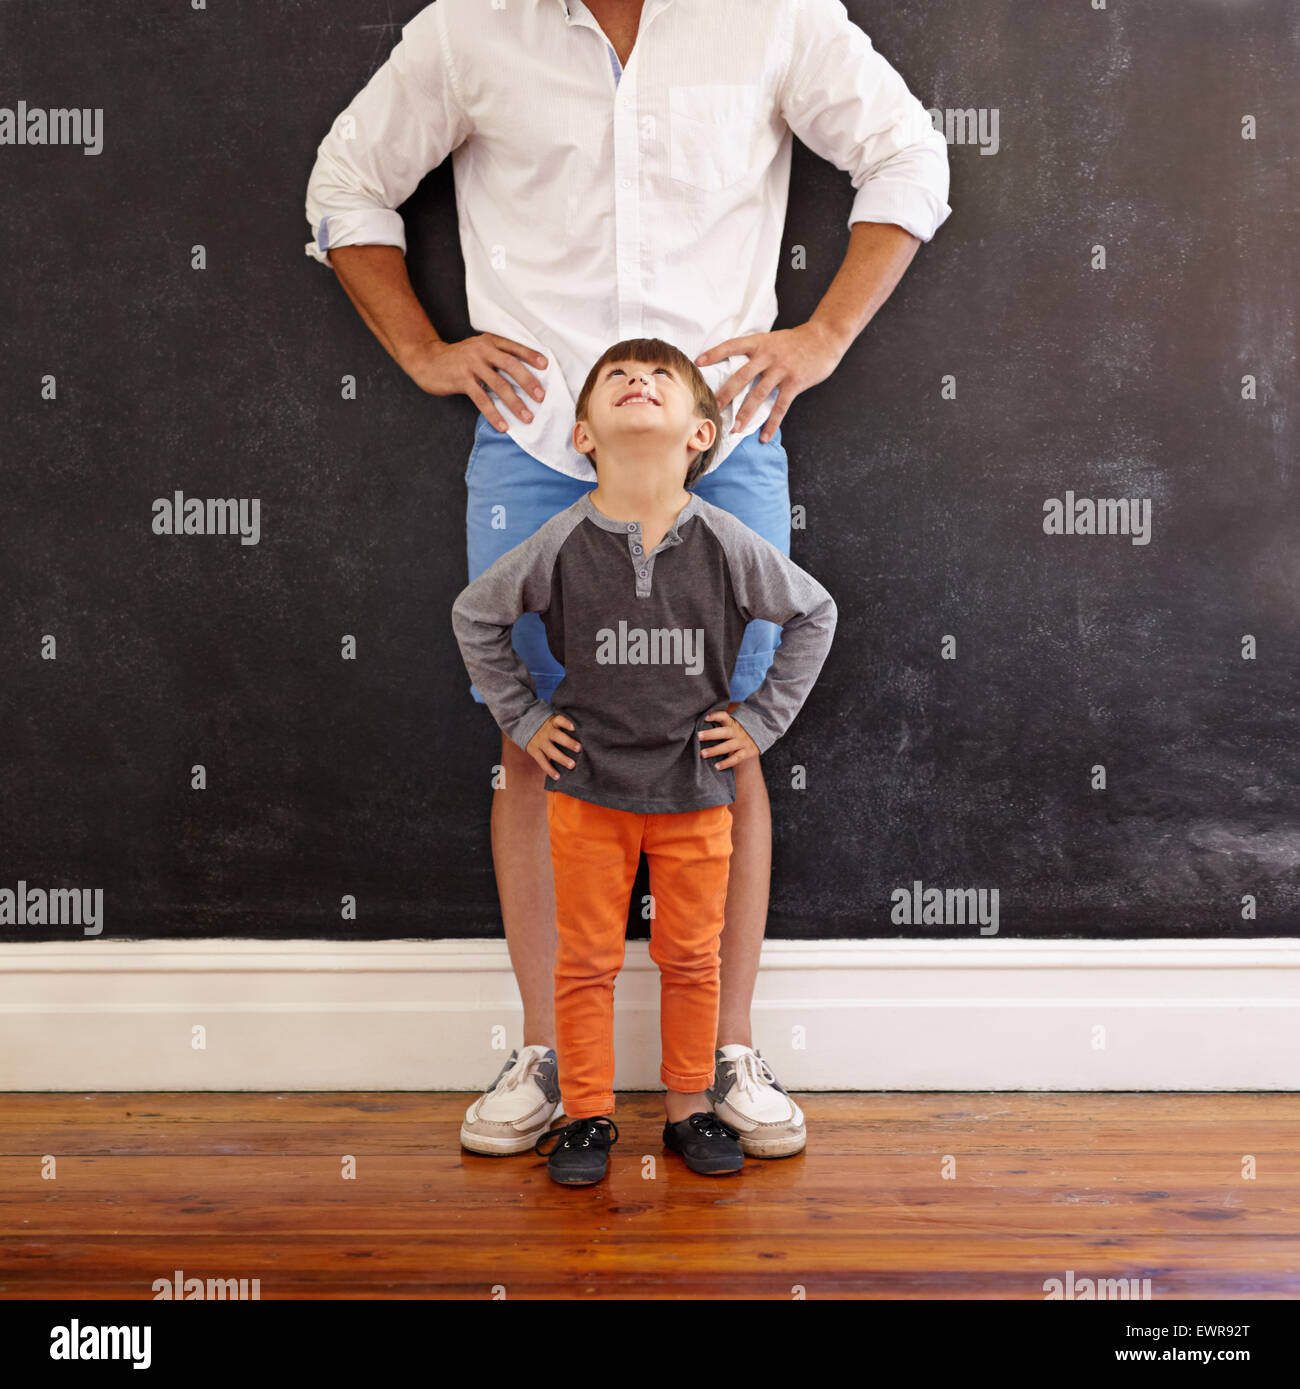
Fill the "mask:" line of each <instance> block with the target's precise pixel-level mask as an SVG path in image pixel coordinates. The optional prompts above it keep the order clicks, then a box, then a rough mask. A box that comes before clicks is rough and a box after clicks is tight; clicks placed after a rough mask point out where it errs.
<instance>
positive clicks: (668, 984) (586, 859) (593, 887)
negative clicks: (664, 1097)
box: [546, 791, 731, 1119]
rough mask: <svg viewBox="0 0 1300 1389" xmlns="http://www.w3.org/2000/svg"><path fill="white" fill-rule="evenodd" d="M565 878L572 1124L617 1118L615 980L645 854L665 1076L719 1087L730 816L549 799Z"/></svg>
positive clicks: (564, 1087) (559, 1047) (561, 1051)
mask: <svg viewBox="0 0 1300 1389" xmlns="http://www.w3.org/2000/svg"><path fill="white" fill-rule="evenodd" d="M546 816H547V823H548V825H549V827H550V836H551V864H552V867H553V868H554V870H555V925H556V932H557V936H558V941H557V946H556V952H555V1055H556V1060H557V1063H558V1066H557V1069H558V1071H559V1082H560V1095H561V1098H562V1100H563V1104H564V1113H565V1114H566V1115H567V1116H568V1117H569V1118H570V1119H588V1118H594V1117H595V1116H596V1115H599V1114H612V1113H613V1112H614V980H615V978H616V977H617V975H618V972H619V970H620V969H622V968H623V949H624V942H625V940H626V936H627V909H628V901H629V899H630V897H631V894H632V884H633V882H634V880H635V878H636V870H637V865H638V864H639V863H640V860H641V851H642V850H643V849H644V850H645V855H646V860H647V862H648V863H649V867H650V894H651V897H652V898H653V901H654V914H653V916H652V917H651V919H650V958H651V959H652V960H653V961H654V962H655V963H656V964H657V965H658V966H659V1034H660V1042H661V1046H662V1055H661V1062H660V1067H659V1078H660V1079H661V1080H662V1081H663V1083H664V1085H665V1086H667V1088H668V1089H669V1090H678V1091H681V1092H683V1093H685V1094H694V1093H695V1092H696V1091H699V1090H706V1089H707V1088H708V1087H709V1086H710V1085H712V1084H713V1067H714V1045H715V1043H716V1042H717V1030H718V968H719V959H720V946H719V940H720V937H721V935H722V924H723V910H724V908H725V906H726V900H727V878H728V874H729V872H730V868H731V808H730V807H729V806H725V805H717V806H710V807H709V808H708V809H706V810H687V811H680V812H665V813H662V814H639V813H636V812H634V811H629V810H611V809H610V808H609V807H608V806H603V805H595V804H594V803H593V802H591V801H584V800H579V799H578V797H576V796H570V795H566V794H565V793H564V792H563V791H547V793H546Z"/></svg>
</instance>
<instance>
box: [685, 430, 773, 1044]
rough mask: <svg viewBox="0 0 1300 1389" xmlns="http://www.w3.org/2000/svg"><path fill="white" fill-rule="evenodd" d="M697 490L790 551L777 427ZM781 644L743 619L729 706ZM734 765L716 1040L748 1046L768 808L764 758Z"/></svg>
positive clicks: (745, 444) (762, 674)
mask: <svg viewBox="0 0 1300 1389" xmlns="http://www.w3.org/2000/svg"><path fill="white" fill-rule="evenodd" d="M695 491H696V492H697V493H699V495H700V496H701V497H703V498H704V500H705V501H707V502H712V503H713V505H714V506H719V507H722V509H723V510H724V511H729V512H731V514H732V515H733V516H735V517H737V518H738V519H739V520H741V521H743V522H744V523H745V524H746V525H747V526H749V527H750V529H751V530H755V531H757V532H758V534H759V535H761V536H763V537H764V539H766V540H769V541H771V542H772V544H773V545H775V546H776V547H777V548H778V549H779V550H781V551H782V553H784V554H787V555H788V554H789V553H790V486H789V476H788V461H787V458H786V453H785V449H784V447H783V446H782V444H781V432H780V430H777V432H776V434H775V435H774V436H773V437H772V438H771V439H770V440H769V441H768V442H767V443H766V444H761V443H759V441H758V436H757V433H754V434H752V435H750V436H748V437H747V438H745V439H744V440H742V442H741V443H739V444H737V446H736V447H735V449H734V450H733V451H732V453H731V455H730V457H729V458H727V460H726V461H725V462H724V463H722V464H720V465H719V466H718V467H717V468H715V469H714V470H713V471H712V472H711V473H708V474H706V476H704V477H703V478H701V479H700V481H699V482H698V483H697V484H696V486H695ZM779 643H780V628H779V627H775V626H774V625H773V624H772V623H770V622H759V621H755V622H751V623H750V624H749V627H748V628H747V629H746V632H745V638H744V641H743V643H742V645H741V649H740V655H739V657H738V659H737V661H736V670H735V673H734V675H733V677H732V681H731V698H732V701H733V702H732V703H731V704H730V705H728V708H729V709H734V708H735V705H736V703H738V702H739V701H740V700H742V699H747V698H748V697H749V696H750V695H751V694H753V693H754V691H755V690H756V689H758V687H759V686H760V685H761V684H762V683H763V681H764V680H765V679H766V678H767V669H768V666H770V665H771V661H772V656H773V654H774V652H775V650H776V646H777V645H779ZM735 770H736V799H735V802H734V804H733V805H732V808H731V809H732V836H731V839H732V855H731V879H730V882H729V884H728V887H727V907H726V927H725V929H724V930H723V933H722V979H721V994H720V997H719V1000H718V1043H717V1044H718V1046H719V1047H724V1046H727V1045H729V1044H736V1045H741V1046H747V1047H752V1046H753V1045H754V1038H753V1035H752V1033H751V1029H750V1010H751V1008H752V1007H753V1002H754V984H755V981H756V980H757V978H758V964H759V957H760V955H761V953H762V949H763V935H764V932H765V931H766V930H767V908H768V895H769V889H770V886H771V880H772V807H771V803H770V801H769V800H768V795H767V783H766V782H765V781H764V778H763V764H762V760H761V759H760V758H757V757H754V758H750V759H748V760H747V761H744V762H740V763H738V764H737V765H736V769H735Z"/></svg>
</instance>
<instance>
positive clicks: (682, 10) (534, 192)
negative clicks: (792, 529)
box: [306, 0, 952, 482]
mask: <svg viewBox="0 0 1300 1389" xmlns="http://www.w3.org/2000/svg"><path fill="white" fill-rule="evenodd" d="M792 131H793V132H794V134H796V135H798V136H799V138H800V139H801V140H802V141H803V142H804V143H805V144H806V145H808V146H809V147H810V148H811V149H812V150H814V151H815V152H816V153H817V154H819V155H821V156H822V157H823V158H825V159H828V160H830V161H831V162H832V163H833V164H835V166H836V167H837V168H839V169H842V170H844V171H845V172H846V173H847V174H848V175H849V176H850V179H851V180H852V183H853V187H854V188H855V189H856V190H857V195H856V197H855V198H854V200H853V208H852V211H851V213H850V214H849V225H850V226H851V225H852V224H853V223H854V222H893V223H896V224H897V225H899V226H901V227H904V228H905V229H906V230H908V231H910V232H911V233H913V235H915V236H917V237H919V238H920V239H921V240H922V241H929V240H930V238H931V237H932V236H933V235H934V233H935V232H936V231H937V230H938V228H939V227H940V226H941V225H942V223H943V222H944V221H945V220H946V218H947V217H948V215H949V214H950V213H951V211H952V209H951V208H950V207H949V206H948V204H947V202H946V201H945V200H946V198H947V195H948V146H947V142H946V140H945V139H944V137H943V135H942V134H940V133H939V132H938V131H936V130H935V129H934V127H933V125H932V123H931V121H930V117H929V115H928V114H927V112H926V109H925V107H924V106H922V104H921V103H920V101H918V100H917V99H916V97H914V96H913V95H912V94H911V93H910V92H909V91H908V88H907V86H906V84H905V82H904V81H903V79H902V77H901V76H900V75H899V73H898V72H897V71H896V70H895V69H894V68H893V67H892V66H891V65H890V64H889V63H888V62H887V61H886V60H885V59H884V58H883V57H881V56H880V55H879V54H878V53H876V52H875V50H874V49H873V48H872V45H871V40H870V39H869V38H868V37H867V35H866V34H865V33H863V31H862V30H861V29H860V28H858V26H857V25H856V24H854V23H853V22H852V21H851V20H850V19H849V16H848V12H847V10H846V9H845V8H844V6H843V4H841V3H840V0H645V2H644V6H643V8H642V11H641V19H640V26H639V30H638V33H637V38H636V44H635V47H634V48H633V50H632V55H631V57H630V58H629V60H628V64H627V67H626V69H622V68H620V65H619V61H618V58H617V56H616V55H615V53H614V49H613V47H612V45H611V44H610V43H609V42H608V40H607V39H606V38H605V36H604V34H603V33H602V31H601V29H600V26H599V25H598V24H597V23H596V20H595V18H594V17H593V16H592V14H591V12H590V11H589V10H588V9H587V8H586V6H585V5H584V4H583V3H582V0H509V3H507V4H504V5H502V6H501V7H500V8H498V7H496V6H495V5H493V4H492V3H491V0H435V3H433V4H431V5H428V6H427V7H426V8H425V9H423V10H421V11H420V13H419V14H417V15H416V16H415V18H414V19H412V20H411V22H410V23H409V24H407V25H405V26H404V27H403V29H402V40H401V42H400V43H399V44H398V45H397V47H396V48H394V50H393V52H392V54H391V55H390V57H389V58H388V61H387V62H386V63H385V64H384V65H383V67H381V68H380V69H379V70H378V71H377V72H376V73H375V75H374V76H373V77H372V78H371V79H370V81H369V82H368V83H367V85H366V86H365V87H364V88H363V89H362V90H361V92H359V93H358V94H357V96H356V97H355V98H354V99H353V101H352V102H351V104H350V105H349V106H348V107H347V108H346V109H345V110H344V111H343V112H342V114H341V115H340V116H339V117H338V119H337V120H336V121H335V122H334V125H333V127H332V128H331V130H330V132H329V134H328V135H327V136H326V137H325V139H324V140H323V141H322V142H321V144H320V147H319V149H318V151H317V158H316V164H315V167H314V168H313V170H312V174H311V178H310V181H309V183H308V187H307V205H306V206H307V220H308V221H309V222H310V224H311V227H312V232H313V236H314V239H313V240H312V241H310V242H309V243H308V244H307V248H306V249H307V253H308V254H309V255H311V256H313V257H314V258H315V259H316V260H319V261H321V262H322V263H324V264H328V260H327V252H328V250H329V249H330V248H331V247H335V246H354V245H365V244H384V245H391V246H399V247H401V248H402V251H403V252H405V250H406V236H405V231H404V228H403V224H402V218H401V216H400V214H399V213H398V212H397V211H395V209H396V208H397V207H398V205H399V204H401V203H403V202H404V201H405V200H406V199H407V198H408V197H409V196H410V195H411V193H412V192H413V191H414V189H415V187H416V185H417V184H418V183H419V182H420V180H421V179H422V178H423V177H424V175H425V174H426V173H428V172H429V170H430V169H433V168H435V167H437V165H438V164H440V163H441V162H442V161H443V159H445V158H446V157H447V155H448V154H450V155H451V157H452V168H453V171H454V174H455V185H456V210H457V214H458V217H459V226H460V245H461V252H462V254H463V256H464V260H465V291H466V298H467V302H468V308H469V318H470V323H471V324H472V325H473V327H474V329H475V331H476V332H480V333H499V334H502V335H503V336H505V337H509V338H513V339H514V340H515V341H517V342H520V343H523V344H525V345H526V346H528V347H531V348H535V349H536V350H537V351H539V352H541V353H543V354H544V355H545V356H546V358H547V366H546V367H544V368H541V369H538V368H535V367H531V364H530V367H531V369H532V370H533V371H534V372H535V374H536V375H537V377H538V380H539V381H540V382H541V384H542V386H543V387H544V388H545V392H546V397H545V400H544V401H541V402H539V401H536V400H535V399H533V398H532V397H531V396H528V395H526V394H524V393H523V392H522V391H521V392H520V394H521V396H523V398H524V399H525V400H526V401H527V402H528V406H529V409H530V410H531V411H532V412H533V419H532V421H531V422H525V421H523V420H521V419H519V418H518V417H517V416H516V415H515V414H514V413H513V412H512V411H511V410H508V409H505V408H502V415H503V416H504V418H505V420H506V422H507V424H508V426H509V430H510V434H511V436H512V437H513V438H514V439H515V440H516V442H517V443H518V444H519V445H520V446H521V447H522V448H524V449H525V450H526V451H527V452H528V453H530V454H532V455H533V456H534V457H535V458H538V459H540V460H541V461H542V462H543V463H545V464H547V465H548V466H549V467H552V468H556V469H558V470H559V471H560V472H562V473H566V474H568V475H569V476H571V477H575V478H580V479H582V480H584V481H588V482H591V481H594V480H595V476H596V474H595V471H594V470H593V468H592V466H591V464H590V463H589V462H588V461H587V459H586V457H585V456H584V455H583V454H580V453H579V452H577V450H576V449H574V447H573V442H572V434H573V423H574V402H575V401H576V400H577V397H578V393H579V391H580V390H581V388H582V383H583V381H584V380H585V379H586V376H587V373H588V371H589V370H590V369H591V366H592V364H593V363H594V362H595V360H596V358H597V357H599V356H600V354H601V353H602V352H603V351H604V350H605V349H606V348H607V347H609V346H610V345H611V344H612V343H614V342H617V341H620V340H621V339H624V338H635V337H659V338H663V339H665V340H666V341H668V342H671V343H673V344H675V345H676V346H677V347H679V348H680V349H681V350H682V351H683V352H684V353H686V355H687V356H688V357H691V358H694V357H697V356H698V355H699V354H700V353H701V352H703V351H705V349H706V348H709V347H712V346H715V345H716V344H717V343H719V342H722V341H723V340H724V339H726V338H732V337H739V336H741V335H742V334H746V333H763V332H768V331H769V330H770V329H771V327H772V324H773V322H774V321H775V318H776V312H777V302H776V270H777V262H778V257H779V255H780V252H781V235H782V231H783V229H784V225H785V213H786V202H787V198H788V196H789V180H790V149H791V132H792ZM746 361H748V358H747V357H746V356H745V355H743V354H741V355H737V356H732V357H728V358H726V359H725V360H724V361H720V362H716V363H713V364H711V365H709V366H707V367H703V368H701V371H702V372H703V375H704V378H705V380H706V381H708V383H709V385H710V386H711V387H712V388H713V389H714V390H715V391H716V390H717V389H718V388H719V387H720V386H721V384H722V382H723V381H725V380H726V379H727V377H728V376H730V375H731V374H732V373H733V372H734V371H736V370H737V369H738V368H739V367H741V366H743V365H744V364H745V362H746ZM506 374H509V373H508V372H507V373H506ZM512 379H513V378H512ZM759 384H760V386H761V383H759ZM746 394H747V391H746V392H742V393H741V394H740V395H739V396H737V397H736V399H735V400H733V401H732V402H730V404H729V405H728V407H727V408H726V409H725V410H724V411H723V422H724V433H723V438H722V441H721V444H720V447H719V448H718V450H717V452H716V453H715V454H714V458H713V462H712V467H717V466H718V465H719V464H720V463H722V462H723V460H724V459H725V458H726V457H727V455H728V454H729V453H730V452H731V450H732V448H734V447H735V445H736V444H737V443H738V442H739V441H740V439H741V438H742V437H743V436H742V435H740V434H732V433H731V432H730V430H731V426H732V424H733V423H734V420H735V414H736V411H737V410H738V409H739V408H740V406H741V404H742V403H743V400H744V397H745V395H746ZM769 395H770V399H769V400H768V401H767V402H765V404H764V405H762V406H761V407H760V408H759V410H758V411H757V412H756V414H755V416H754V418H753V420H752V421H751V422H750V424H749V427H748V429H747V430H746V433H750V432H752V431H754V430H756V429H758V428H759V427H760V426H761V425H762V423H763V421H764V420H765V419H766V418H767V416H768V414H769V413H770V410H771V402H772V400H774V399H775V396H774V395H771V393H769ZM495 398H496V397H495V393H494V399H495Z"/></svg>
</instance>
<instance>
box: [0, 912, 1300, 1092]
mask: <svg viewBox="0 0 1300 1389" xmlns="http://www.w3.org/2000/svg"><path fill="white" fill-rule="evenodd" d="M657 975H658V971H657V969H656V967H655V965H654V963H653V962H652V961H651V960H650V958H649V955H648V953H647V945H646V942H644V941H629V942H628V948H627V961H626V964H625V966H624V970H623V973H622V975H621V976H620V978H619V981H618V986H617V988H616V991H615V1019H616V1021H615V1049H616V1054H617V1057H618V1066H617V1071H616V1076H615V1084H616V1086H617V1088H619V1089H623V1090H658V1089H662V1086H661V1085H660V1083H659V1080H658V1065H659V1062H658V1057H659V1037H658V977H657ZM521 1021H522V1015H521V1010H520V1006H519V993H518V989H517V988H516V985H515V981H514V976H513V974H512V973H511V970H510V961H509V955H508V953H507V950H506V945H505V942H504V941H503V940H475V941H448V940H443V941H337V942H330V941H319V940H296V941H257V940H245V939H229V940H203V941H104V940H93V941H69V942H40V943H33V944H26V943H21V944H0V1090H69V1091H85V1090H363V1089H364V1090H371V1089H373V1090H464V1091H471V1092H476V1091H479V1090H481V1089H482V1088H484V1087H485V1086H486V1085H488V1084H489V1083H490V1082H491V1080H492V1078H493V1077H494V1076H495V1074H496V1073H497V1071H498V1070H499V1069H500V1067H501V1064H502V1062H503V1061H504V1058H505V1056H506V1055H508V1054H509V1050H510V1048H512V1047H516V1046H519V1045H520V1044H521V1043H522V1041H523V1038H522V1036H521ZM753 1024H754V1040H755V1044H756V1045H757V1047H758V1048H759V1049H760V1050H761V1051H762V1053H763V1055H764V1056H765V1057H766V1058H767V1059H768V1061H769V1062H770V1063H771V1065H772V1066H773V1068H774V1070H775V1072H776V1075H777V1077H778V1078H779V1079H780V1081H781V1082H782V1084H783V1085H784V1086H785V1087H786V1089H787V1090H790V1091H799V1090H802V1091H812V1090H1237V1089H1242V1090H1294V1089H1300V1083H1298V1082H1300V941H1297V940H1291V939H1287V940H1273V939H1256V940H1231V939H1224V940H1188V941H1169V940H1139V941H1047V940H994V939H981V940H969V941H960V942H951V941H916V940H911V941H898V940H836V941H780V940H770V941H767V942H765V943H764V946H763V957H762V967H761V969H760V973H759V980H758V988H757V991H756V994H755V1000H754V1011H753ZM195 1025H201V1026H202V1027H203V1028H204V1029H205V1030H206V1047H205V1048H204V1049H203V1050H196V1049H195V1048H194V1047H193V1046H192V1045H191V1037H192V1029H193V1027H194V1026H195ZM1099 1027H1100V1028H1103V1029H1104V1034H1105V1045H1104V1047H1099V1046H1097V1045H1095V1042H1094V1038H1095V1036H1096V1035H1098V1034H1096V1033H1095V1029H1096V1028H1099ZM494 1028H500V1029H502V1032H501V1034H500V1035H501V1036H502V1037H503V1038H504V1044H505V1050H504V1052H502V1051H499V1050H493V1045H492V1038H493V1029H494ZM798 1029H802V1035H800V1033H799V1031H798ZM800 1041H802V1045H799V1044H798V1043H799V1042H800Z"/></svg>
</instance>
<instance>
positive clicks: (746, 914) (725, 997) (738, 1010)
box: [717, 757, 772, 1047]
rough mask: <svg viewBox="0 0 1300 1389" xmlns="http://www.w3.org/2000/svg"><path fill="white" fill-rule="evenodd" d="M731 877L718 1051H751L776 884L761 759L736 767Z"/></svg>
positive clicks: (724, 949) (732, 810)
mask: <svg viewBox="0 0 1300 1389" xmlns="http://www.w3.org/2000/svg"><path fill="white" fill-rule="evenodd" d="M731 814H732V822H731V825H732V827H731V842H732V852H731V877H730V880H729V881H728V883H727V906H726V926H725V928H724V930H723V932H722V975H721V987H720V992H719V996H718V1042H717V1044H718V1046H719V1047H725V1046H727V1045H728V1044H729V1043H732V1042H737V1043H740V1044H741V1045H743V1046H747V1047H752V1046H753V1045H754V1038H753V1036H752V1035H751V1032H750V1025H749V1011H750V1009H751V1008H752V1007H753V1003H754V983H755V981H756V980H757V978H758V961H759V956H760V955H761V953H762V950H763V933H764V931H765V930H766V929H767V902H768V888H769V885H770V883H771V879H772V807H771V803H770V802H769V801H768V798H767V783H766V782H765V781H764V780H763V766H762V762H761V760H760V759H759V758H757V757H751V758H750V759H749V760H748V761H745V762H739V763H737V764H736V799H735V802H734V804H733V805H732V806H731Z"/></svg>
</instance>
